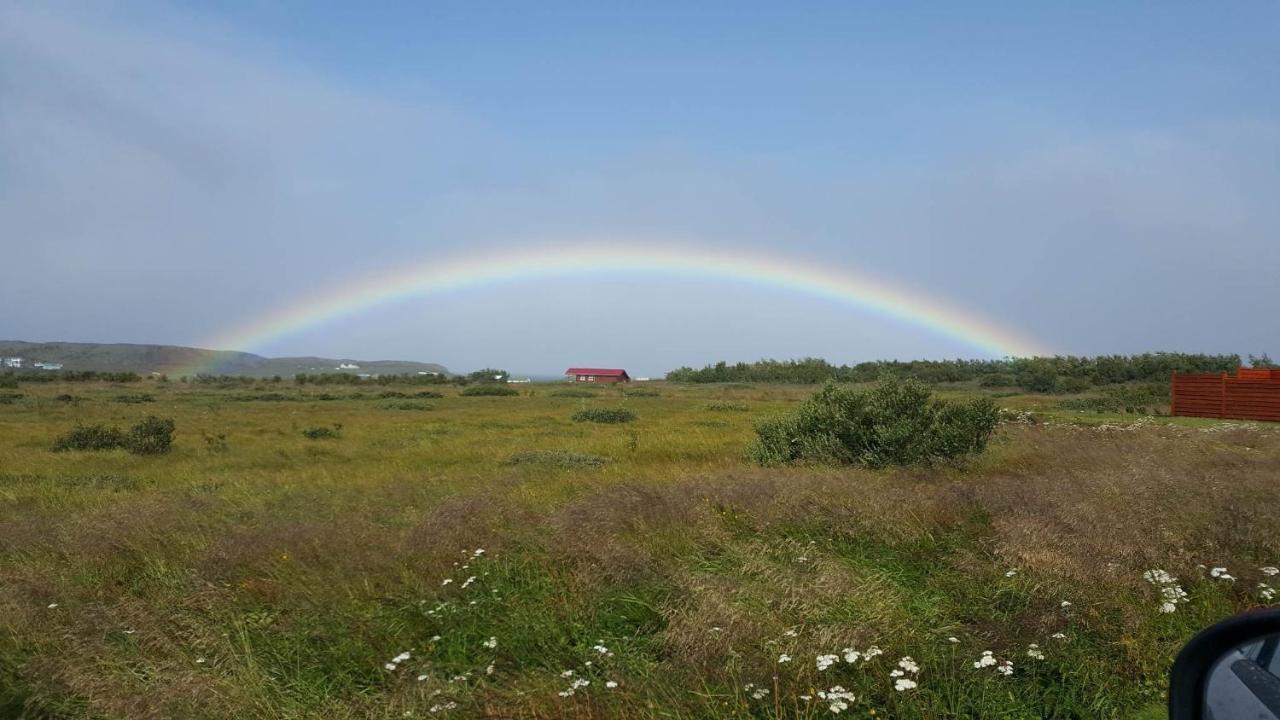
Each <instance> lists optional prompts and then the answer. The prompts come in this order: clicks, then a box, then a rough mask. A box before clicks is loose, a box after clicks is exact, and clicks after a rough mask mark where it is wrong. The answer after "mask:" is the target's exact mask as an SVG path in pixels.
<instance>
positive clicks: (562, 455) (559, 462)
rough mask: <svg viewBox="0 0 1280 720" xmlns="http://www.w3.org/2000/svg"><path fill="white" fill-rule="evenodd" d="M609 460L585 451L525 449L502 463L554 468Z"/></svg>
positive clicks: (590, 466) (587, 466) (594, 463)
mask: <svg viewBox="0 0 1280 720" xmlns="http://www.w3.org/2000/svg"><path fill="white" fill-rule="evenodd" d="M608 462H609V458H607V457H601V456H599V455H588V454H586V453H576V452H565V451H562V450H527V451H525V452H518V453H516V454H514V455H512V456H511V457H509V458H507V459H506V460H503V461H502V464H503V465H543V466H546V467H556V468H564V469H569V468H594V467H601V466H603V465H605V464H607V463H608Z"/></svg>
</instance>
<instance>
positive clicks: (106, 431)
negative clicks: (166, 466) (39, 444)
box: [53, 415, 174, 455]
mask: <svg viewBox="0 0 1280 720" xmlns="http://www.w3.org/2000/svg"><path fill="white" fill-rule="evenodd" d="M173 430H174V424H173V421H172V420H170V419H168V418H160V417H156V416H155V415H148V416H147V417H145V418H143V419H142V420H141V421H140V422H138V424H136V425H134V426H133V427H131V428H129V432H127V433H123V432H120V428H117V427H112V426H107V425H77V426H76V427H75V428H73V429H72V430H71V432H69V433H67V434H66V435H63V436H62V437H60V438H58V439H57V440H55V441H54V443H53V451H54V452H65V451H67V450H115V449H116V448H123V449H125V450H128V451H129V452H131V453H133V454H134V455H163V454H165V453H167V452H169V451H170V450H171V449H172V448H173Z"/></svg>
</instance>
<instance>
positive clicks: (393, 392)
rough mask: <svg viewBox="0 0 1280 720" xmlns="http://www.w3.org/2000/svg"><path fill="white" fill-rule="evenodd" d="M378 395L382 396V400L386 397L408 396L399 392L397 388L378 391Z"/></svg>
mask: <svg viewBox="0 0 1280 720" xmlns="http://www.w3.org/2000/svg"><path fill="white" fill-rule="evenodd" d="M378 397H380V398H382V399H383V400H386V399H388V398H407V397H409V396H408V395H407V394H406V393H402V392H400V391H399V390H384V391H382V392H380V393H378Z"/></svg>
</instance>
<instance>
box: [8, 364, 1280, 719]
mask: <svg viewBox="0 0 1280 720" xmlns="http://www.w3.org/2000/svg"><path fill="white" fill-rule="evenodd" d="M814 389H815V388H814V387H812V386H791V385H767V384H759V385H756V384H703V385H692V386H690V385H678V384H671V383H644V384H638V383H637V384H633V385H631V386H630V387H627V388H625V389H619V388H606V387H598V388H591V389H590V391H589V392H587V393H584V392H582V389H581V388H570V387H568V386H565V385H561V384H555V385H552V384H534V385H525V386H521V387H520V388H519V390H518V394H516V395H514V396H464V395H462V394H461V393H460V391H459V389H458V388H455V387H438V388H433V389H432V392H433V393H435V394H439V395H442V397H433V396H432V395H431V394H430V393H424V391H422V389H421V388H417V387H403V388H386V387H373V388H370V387H360V386H355V387H337V388H334V387H323V388H322V387H297V386H294V385H292V384H289V383H283V384H270V385H263V386H262V387H258V388H246V387H236V388H217V387H211V386H201V385H186V384H181V383H176V382H173V383H161V382H156V381H145V382H142V383H128V384H112V383H107V382H95V383H42V384H21V385H20V386H19V387H18V388H17V389H16V390H0V395H2V396H3V398H0V717H27V718H227V717H236V718H326V719H333V718H337V719H342V718H404V717H489V718H517V717H518V718H822V717H832V716H836V717H850V716H852V717H864V718H865V717H882V718H941V717H982V718H1040V717H1055V718H1128V717H1146V718H1158V717H1162V716H1163V713H1164V710H1163V702H1164V700H1163V698H1164V692H1165V674H1166V672H1167V670H1168V666H1169V664H1170V662H1171V661H1172V658H1173V656H1174V655H1175V653H1176V652H1177V650H1178V648H1179V647H1180V646H1181V644H1182V643H1183V642H1185V641H1186V639H1188V638H1189V637H1190V636H1191V635H1192V634H1193V633H1194V632H1195V631H1196V630H1197V629H1199V628H1201V627H1203V626H1205V625H1208V624H1210V623H1212V622H1213V621H1215V620H1217V619H1220V618H1222V617H1224V616H1226V615H1229V614H1231V613H1234V612H1237V611H1241V610H1245V609H1248V608H1253V607H1259V606H1263V605H1268V604H1273V603H1274V602H1275V594H1274V593H1275V589H1280V575H1278V574H1277V571H1276V569H1275V566H1277V565H1280V483H1277V482H1276V479H1277V477H1280V427H1277V426H1268V425H1266V424H1248V423H1224V422H1216V421H1207V420H1190V419H1182V418H1165V417H1147V416H1138V415H1132V414H1130V415H1123V414H1117V415H1108V414H1100V413H1095V412H1071V411H1067V410H1063V409H1061V407H1062V405H1061V403H1060V401H1059V399H1053V398H1050V397H1047V396H1040V395H1031V394H1011V393H1008V392H1004V393H1001V392H994V391H991V390H984V389H981V388H979V387H978V384H977V383H973V384H971V385H963V384H961V385H954V386H947V387H946V388H944V389H943V390H942V393H943V394H944V395H947V396H964V395H969V394H973V393H989V394H991V395H992V396H993V397H995V398H996V402H997V403H999V404H1000V405H1001V406H1002V407H1004V408H1006V409H1007V410H1006V412H1005V417H1006V420H1007V422H1004V423H1003V424H1002V425H1001V426H1000V428H999V430H998V431H997V433H996V436H995V437H994V439H993V440H992V442H991V445H990V447H989V448H988V449H987V451H986V452H985V453H983V454H982V455H979V456H974V457H970V458H967V459H965V460H963V461H960V462H954V463H946V464H939V465H934V466H931V467H910V468H890V469H884V470H868V469H862V468H849V467H844V468H833V467H780V468H761V467H755V466H753V465H751V464H749V463H748V462H747V461H746V460H745V459H744V449H745V448H746V447H747V446H748V444H749V443H750V442H751V440H752V439H753V437H754V436H755V434H754V430H753V428H754V425H755V423H756V422H758V421H759V420H761V419H762V418H764V417H766V416H768V415H770V414H771V413H776V412H780V411H784V410H786V409H788V408H790V407H793V406H794V405H795V403H797V402H798V401H800V400H801V399H803V398H805V397H807V396H808V395H810V394H811V393H812V392H813V391H814ZM618 409H625V410H627V411H629V413H613V412H584V411H609V410H618ZM147 415H157V416H160V417H164V418H171V419H173V421H174V423H175V427H176V434H175V436H174V443H173V448H172V451H171V452H169V453H167V454H159V455H138V454H132V453H130V452H127V451H126V450H124V449H115V450H108V451H98V452H88V451H65V452H56V453H55V452H53V451H52V447H53V445H54V443H55V440H56V439H57V438H58V437H59V436H61V435H63V434H64V433H67V432H68V431H70V430H71V429H72V428H74V427H75V426H76V425H77V424H78V423H83V424H92V423H106V424H108V425H116V426H120V427H122V428H127V427H129V426H130V425H132V424H134V423H136V422H138V421H139V420H140V419H142V418H143V417H144V416H147ZM575 416H578V419H577V420H575ZM605 418H609V419H608V420H606V421H604V422H600V421H599V420H602V419H605Z"/></svg>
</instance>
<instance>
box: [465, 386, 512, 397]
mask: <svg viewBox="0 0 1280 720" xmlns="http://www.w3.org/2000/svg"><path fill="white" fill-rule="evenodd" d="M460 394H462V395H464V396H466V397H510V396H512V395H519V394H520V393H519V392H518V391H517V390H516V389H515V388H509V387H507V386H505V385H473V386H471V387H469V388H467V389H465V390H463V391H462V393H460Z"/></svg>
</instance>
